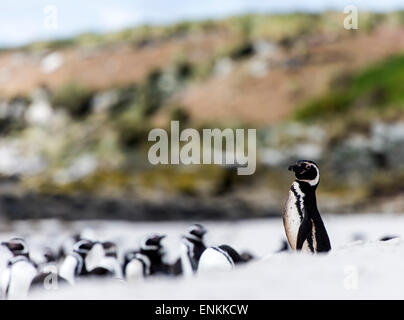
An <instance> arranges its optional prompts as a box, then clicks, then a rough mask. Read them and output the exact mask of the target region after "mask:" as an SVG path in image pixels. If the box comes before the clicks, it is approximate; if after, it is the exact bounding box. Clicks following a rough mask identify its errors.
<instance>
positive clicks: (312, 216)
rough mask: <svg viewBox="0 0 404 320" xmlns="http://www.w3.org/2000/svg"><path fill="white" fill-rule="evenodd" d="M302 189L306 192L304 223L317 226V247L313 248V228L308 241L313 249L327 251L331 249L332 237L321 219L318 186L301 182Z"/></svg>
mask: <svg viewBox="0 0 404 320" xmlns="http://www.w3.org/2000/svg"><path fill="white" fill-rule="evenodd" d="M299 185H300V188H301V191H303V193H304V194H305V197H304V200H303V201H304V208H305V211H306V215H305V217H304V220H303V222H302V223H310V224H311V223H312V224H314V228H315V230H316V231H315V234H314V236H315V238H316V244H317V245H316V248H313V230H312V229H313V228H312V227H311V231H310V232H309V234H308V236H307V242H308V245H309V248H310V249H311V251H313V252H314V251H316V252H327V251H330V250H331V243H330V239H329V237H328V234H327V230H326V229H325V226H324V222H323V220H322V219H321V216H320V212H319V211H318V208H317V198H316V193H315V192H316V187H312V186H310V185H309V184H307V183H304V182H299Z"/></svg>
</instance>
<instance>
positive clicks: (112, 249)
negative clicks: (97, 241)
mask: <svg viewBox="0 0 404 320" xmlns="http://www.w3.org/2000/svg"><path fill="white" fill-rule="evenodd" d="M101 245H102V247H103V249H104V252H105V256H107V257H114V258H116V257H117V256H118V248H117V246H116V244H115V243H114V242H112V241H104V242H102V243H101Z"/></svg>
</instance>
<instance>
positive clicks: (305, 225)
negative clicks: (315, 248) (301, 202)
mask: <svg viewBox="0 0 404 320" xmlns="http://www.w3.org/2000/svg"><path fill="white" fill-rule="evenodd" d="M312 227H313V226H312V222H311V220H310V219H307V218H304V219H303V221H302V223H301V224H300V227H299V232H298V233H297V241H296V250H302V247H303V243H304V241H306V239H307V237H308V236H309V233H310V232H311V229H312Z"/></svg>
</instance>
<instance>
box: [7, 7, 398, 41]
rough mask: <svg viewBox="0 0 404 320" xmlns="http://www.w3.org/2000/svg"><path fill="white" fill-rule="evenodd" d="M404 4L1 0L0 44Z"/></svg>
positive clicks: (384, 8) (384, 9) (376, 8)
mask: <svg viewBox="0 0 404 320" xmlns="http://www.w3.org/2000/svg"><path fill="white" fill-rule="evenodd" d="M348 4H356V5H357V6H358V7H359V9H360V10H361V9H362V10H373V11H391V10H395V9H404V1H403V0H354V1H347V0H282V1H277V0H199V1H197V0H115V1H106V0H81V1H77V0H70V1H69V0H53V1H52V0H24V1H23V0H0V46H15V45H21V44H25V43H29V42H32V41H34V40H38V39H52V38H62V37H68V36H71V35H75V34H79V33H82V32H86V31H96V32H103V31H112V30H119V29H122V28H124V27H127V26H135V25H139V24H143V23H170V22H174V21H179V20H184V19H187V20H191V19H202V18H208V17H209V18H217V17H224V16H229V15H234V14H239V13H244V12H288V11H296V10H298V11H322V10H325V9H335V10H340V11H342V10H343V8H344V6H345V5H348ZM49 5H52V6H54V8H57V17H58V26H57V28H56V29H50V28H46V26H45V23H44V21H45V17H46V12H45V11H44V10H45V8H46V7H47V6H49Z"/></svg>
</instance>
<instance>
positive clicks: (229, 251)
mask: <svg viewBox="0 0 404 320" xmlns="http://www.w3.org/2000/svg"><path fill="white" fill-rule="evenodd" d="M219 249H221V250H223V251H224V252H226V253H227V254H228V255H229V256H230V258H231V259H232V260H233V262H234V264H238V263H242V262H244V261H243V259H242V258H241V256H240V254H239V253H238V252H237V251H236V250H234V249H233V248H232V247H230V246H228V245H227V244H223V245H221V246H219Z"/></svg>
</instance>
